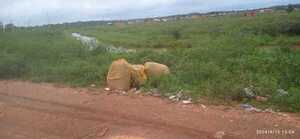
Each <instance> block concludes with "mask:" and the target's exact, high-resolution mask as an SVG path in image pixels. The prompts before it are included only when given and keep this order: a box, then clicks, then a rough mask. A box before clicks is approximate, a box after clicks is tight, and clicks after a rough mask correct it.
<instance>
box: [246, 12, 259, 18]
mask: <svg viewBox="0 0 300 139" xmlns="http://www.w3.org/2000/svg"><path fill="white" fill-rule="evenodd" d="M244 16H250V17H252V16H256V12H255V11H251V12H246V13H245V14H244Z"/></svg>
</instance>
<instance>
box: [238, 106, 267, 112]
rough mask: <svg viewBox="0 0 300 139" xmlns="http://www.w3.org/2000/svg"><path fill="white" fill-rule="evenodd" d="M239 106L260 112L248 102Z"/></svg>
mask: <svg viewBox="0 0 300 139" xmlns="http://www.w3.org/2000/svg"><path fill="white" fill-rule="evenodd" d="M241 107H242V108H243V109H245V110H246V111H254V112H262V110H261V109H258V108H255V107H253V106H252V105H249V104H241Z"/></svg>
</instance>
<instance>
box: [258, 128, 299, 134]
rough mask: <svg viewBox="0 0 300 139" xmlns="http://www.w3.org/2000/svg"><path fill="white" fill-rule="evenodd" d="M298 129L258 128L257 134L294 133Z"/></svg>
mask: <svg viewBox="0 0 300 139" xmlns="http://www.w3.org/2000/svg"><path fill="white" fill-rule="evenodd" d="M295 133H296V130H292V129H258V130H256V135H294V134H295Z"/></svg>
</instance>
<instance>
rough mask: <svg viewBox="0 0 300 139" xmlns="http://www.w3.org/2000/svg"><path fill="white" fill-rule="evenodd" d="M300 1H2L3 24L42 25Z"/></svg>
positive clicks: (0, 6) (0, 15) (254, 6)
mask: <svg viewBox="0 0 300 139" xmlns="http://www.w3.org/2000/svg"><path fill="white" fill-rule="evenodd" d="M289 3H300V0H0V21H2V22H4V23H9V22H13V23H14V24H17V25H40V24H47V23H52V24H53V23H62V22H74V21H87V20H110V19H131V18H143V17H154V16H165V15H173V14H183V13H190V12H209V11H215V10H237V9H252V8H260V7H268V6H273V5H279V4H289Z"/></svg>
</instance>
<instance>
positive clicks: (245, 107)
mask: <svg viewBox="0 0 300 139" xmlns="http://www.w3.org/2000/svg"><path fill="white" fill-rule="evenodd" d="M241 107H242V108H244V109H251V108H253V106H252V105H249V104H241Z"/></svg>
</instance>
